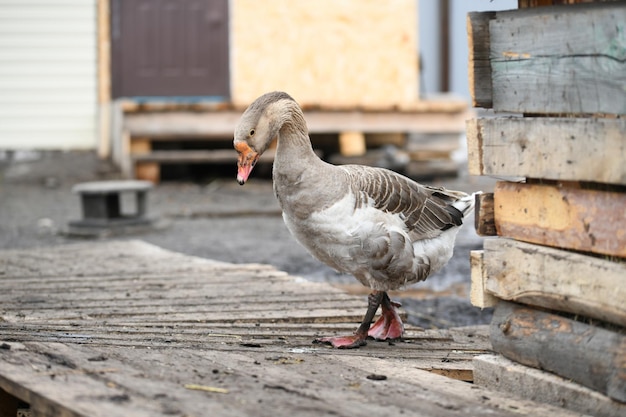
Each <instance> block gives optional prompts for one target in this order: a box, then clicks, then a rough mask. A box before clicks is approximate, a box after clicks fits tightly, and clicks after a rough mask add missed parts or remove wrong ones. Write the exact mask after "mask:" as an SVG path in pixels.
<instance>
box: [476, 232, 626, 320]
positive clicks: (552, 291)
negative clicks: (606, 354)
mask: <svg viewBox="0 0 626 417" xmlns="http://www.w3.org/2000/svg"><path fill="white" fill-rule="evenodd" d="M483 269H484V273H485V284H484V290H485V291H486V292H487V293H488V294H490V295H491V296H495V297H498V298H500V299H503V300H510V301H516V302H519V303H524V304H531V305H535V306H540V307H544V308H549V309H551V310H559V311H566V312H569V313H572V314H577V315H580V316H584V317H591V318H595V319H599V320H603V321H607V322H611V323H615V324H617V325H620V326H623V327H626V303H624V300H626V262H619V261H618V262H613V261H609V260H605V259H601V258H597V257H594V256H587V255H583V254H580V253H574V252H569V251H564V250H560V249H554V248H549V247H545V246H539V245H534V244H529V243H524V242H519V241H515V240H512V239H502V238H498V239H486V240H485V242H484V253H483ZM472 279H473V277H472ZM472 282H473V281H472Z"/></svg>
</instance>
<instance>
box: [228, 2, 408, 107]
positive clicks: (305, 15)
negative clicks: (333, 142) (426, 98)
mask: <svg viewBox="0 0 626 417" xmlns="http://www.w3.org/2000/svg"><path fill="white" fill-rule="evenodd" d="M231 7H232V9H231V33H232V39H231V77H232V78H231V91H232V100H233V103H234V104H235V105H236V106H245V105H247V104H249V103H250V102H252V101H253V100H254V99H255V98H257V97H258V96H259V95H261V94H263V93H265V92H267V91H272V90H284V91H286V92H288V93H289V94H291V95H292V96H293V97H294V98H295V99H296V100H297V101H298V102H299V103H300V104H301V105H303V106H305V107H306V106H322V107H328V108H352V107H365V108H379V109H380V108H393V107H395V106H407V105H410V104H411V103H414V102H416V101H417V99H418V65H417V22H416V20H417V10H416V8H417V5H416V2H415V1H414V0H393V1H386V2H379V1H375V0H367V1H360V0H343V1H333V0H318V1H315V2H307V1H290V0H268V1H264V2H257V1H254V0H235V1H233V2H232V4H231Z"/></svg>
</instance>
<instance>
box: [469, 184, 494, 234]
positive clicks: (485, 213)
mask: <svg viewBox="0 0 626 417" xmlns="http://www.w3.org/2000/svg"><path fill="white" fill-rule="evenodd" d="M493 204H494V199H493V193H482V194H478V195H476V205H475V207H476V209H475V212H476V215H475V217H474V228H475V229H476V233H477V234H478V235H479V236H496V235H497V230H496V220H495V216H494V206H493Z"/></svg>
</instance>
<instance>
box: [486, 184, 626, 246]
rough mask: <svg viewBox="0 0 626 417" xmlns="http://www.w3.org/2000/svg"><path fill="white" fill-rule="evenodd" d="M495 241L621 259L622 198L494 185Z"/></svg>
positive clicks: (625, 242)
mask: <svg viewBox="0 0 626 417" xmlns="http://www.w3.org/2000/svg"><path fill="white" fill-rule="evenodd" d="M494 206H495V208H494V210H495V222H496V229H497V230H498V234H499V236H503V237H510V238H514V239H518V240H523V241H526V242H532V243H539V244H542V245H548V246H554V247H560V248H567V249H574V250H579V251H587V252H594V253H598V254H603V255H610V256H621V257H626V193H619V192H608V191H599V190H588V189H576V188H565V187H557V186H553V185H540V184H523V183H511V182H505V181H499V182H497V183H496V186H495V188H494Z"/></svg>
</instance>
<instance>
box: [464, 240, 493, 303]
mask: <svg viewBox="0 0 626 417" xmlns="http://www.w3.org/2000/svg"><path fill="white" fill-rule="evenodd" d="M483 257H484V251H482V250H473V251H470V269H471V280H472V281H471V287H470V302H471V303H472V305H473V306H475V307H480V308H487V307H493V306H495V305H496V304H498V298H497V297H494V296H493V294H490V293H488V292H487V291H486V290H485V283H486V281H487V275H486V273H485V268H484V261H483Z"/></svg>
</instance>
